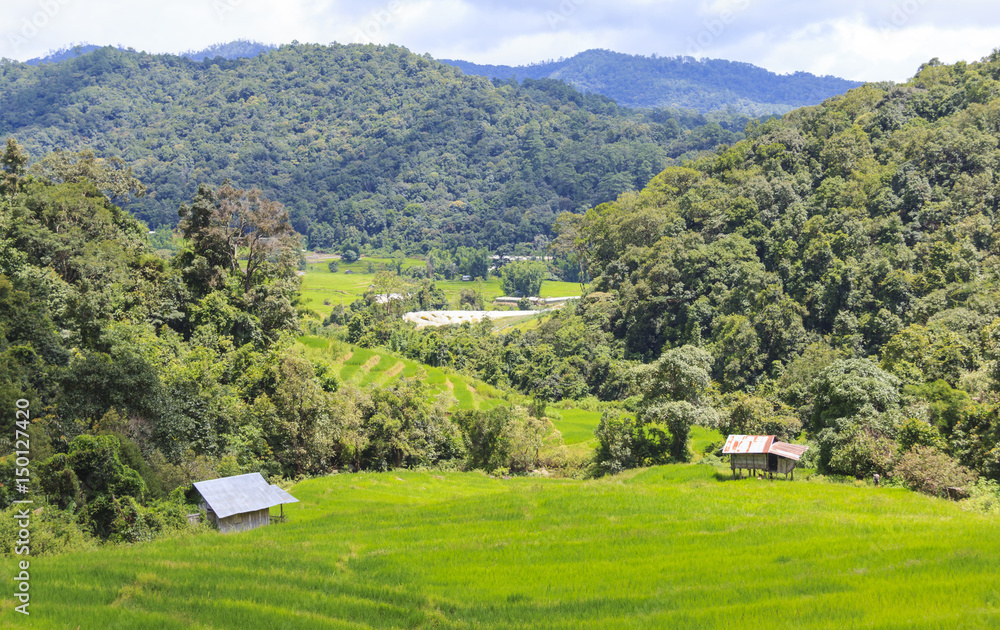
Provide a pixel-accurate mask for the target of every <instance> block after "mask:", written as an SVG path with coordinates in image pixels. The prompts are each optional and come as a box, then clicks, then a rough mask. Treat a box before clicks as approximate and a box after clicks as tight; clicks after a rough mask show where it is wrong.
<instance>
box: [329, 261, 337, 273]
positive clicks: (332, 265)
mask: <svg viewBox="0 0 1000 630" xmlns="http://www.w3.org/2000/svg"><path fill="white" fill-rule="evenodd" d="M326 268H327V269H329V270H330V273H337V271H339V270H340V261H338V260H331V261H330V262H328V263H327V264H326Z"/></svg>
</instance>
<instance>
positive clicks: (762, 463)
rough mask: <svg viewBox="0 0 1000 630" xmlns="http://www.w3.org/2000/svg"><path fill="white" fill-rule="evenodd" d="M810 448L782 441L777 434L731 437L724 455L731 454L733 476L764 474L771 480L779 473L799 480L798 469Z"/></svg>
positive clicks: (724, 449)
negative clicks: (803, 456)
mask: <svg viewBox="0 0 1000 630" xmlns="http://www.w3.org/2000/svg"><path fill="white" fill-rule="evenodd" d="M808 449H809V447H808V446H805V445H803V444H789V443H788V442H779V441H777V440H775V436H773V435H730V436H729V437H728V438H726V445H725V446H724V447H723V448H722V454H723V455H729V462H730V466H731V467H732V469H733V477H734V478H735V477H736V471H740V476H741V477H742V476H743V471H744V470H745V471H747V472H748V473H751V474H754V475H756V474H757V471H762V473H763V474H766V475H768V476H770V477H772V478H773V477H774V475H775V474H779V475H782V474H783V475H785V479H788V476H789V475H791V476H792V479H795V467H796V466H798V464H799V460H800V459H801V458H802V454H803V453H805V452H806V451H807V450H808Z"/></svg>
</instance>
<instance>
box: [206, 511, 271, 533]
mask: <svg viewBox="0 0 1000 630" xmlns="http://www.w3.org/2000/svg"><path fill="white" fill-rule="evenodd" d="M218 523H219V531H220V532H223V533H226V532H243V531H247V530H249V529H254V528H257V527H260V526H261V525H270V524H271V510H270V508H264V509H262V510H256V511H254V512H244V513H242V514H233V515H232V516H227V517H226V518H220V519H219V521H218Z"/></svg>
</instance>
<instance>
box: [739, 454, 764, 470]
mask: <svg viewBox="0 0 1000 630" xmlns="http://www.w3.org/2000/svg"><path fill="white" fill-rule="evenodd" d="M730 457H732V458H733V460H732V467H733V468H734V469H739V470H767V454H764V453H753V454H741V455H730Z"/></svg>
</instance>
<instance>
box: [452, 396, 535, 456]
mask: <svg viewBox="0 0 1000 630" xmlns="http://www.w3.org/2000/svg"><path fill="white" fill-rule="evenodd" d="M452 419H453V421H454V422H455V424H457V425H458V427H459V428H460V429H461V431H462V438H463V441H464V442H465V449H466V453H467V459H466V468H467V469H470V470H471V469H482V470H486V471H488V472H492V471H496V470H499V469H501V468H505V469H509V470H513V471H524V470H528V469H530V468H532V467H534V466H535V465H536V464H537V462H538V451H539V449H540V448H541V445H542V433H543V429H544V426H543V425H542V423H541V421H540V420H538V419H537V418H534V417H531V416H528V415H526V414H524V413H523V412H521V411H520V410H518V409H517V408H515V407H513V406H510V405H503V406H499V407H496V408H494V409H490V410H487V411H481V410H476V409H465V410H461V411H458V412H456V413H455V415H454V416H452Z"/></svg>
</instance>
